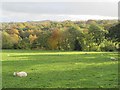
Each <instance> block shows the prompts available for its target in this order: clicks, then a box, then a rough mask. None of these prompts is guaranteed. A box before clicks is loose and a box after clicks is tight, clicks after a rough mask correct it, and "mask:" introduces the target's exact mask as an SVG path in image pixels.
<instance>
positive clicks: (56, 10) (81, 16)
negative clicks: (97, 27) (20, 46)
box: [0, 0, 118, 22]
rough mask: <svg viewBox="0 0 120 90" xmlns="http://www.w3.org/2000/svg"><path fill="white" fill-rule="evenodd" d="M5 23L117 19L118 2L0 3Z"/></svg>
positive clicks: (2, 18)
mask: <svg viewBox="0 0 120 90" xmlns="http://www.w3.org/2000/svg"><path fill="white" fill-rule="evenodd" d="M1 9H2V10H1V11H2V15H1V17H0V19H1V20H2V21H3V22H5V21H8V22H10V21H14V22H16V21H40V20H53V21H61V20H62V21H63V20H88V19H117V17H118V2H113V1H112V0H110V2H108V1H106V2H2V8H1Z"/></svg>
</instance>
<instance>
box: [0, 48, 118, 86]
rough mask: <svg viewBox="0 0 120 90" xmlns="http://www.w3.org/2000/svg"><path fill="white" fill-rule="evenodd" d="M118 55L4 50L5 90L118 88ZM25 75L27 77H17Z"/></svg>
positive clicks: (3, 72)
mask: <svg viewBox="0 0 120 90" xmlns="http://www.w3.org/2000/svg"><path fill="white" fill-rule="evenodd" d="M110 57H115V58H118V53H117V52H79V51H64V52H63V51H62V52H61V51H40V50H3V51H2V86H3V88H117V87H118V61H114V60H111V59H110ZM15 71H25V72H27V73H28V76H27V77H23V78H20V77H14V76H13V72H15Z"/></svg>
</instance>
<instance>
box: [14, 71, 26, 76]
mask: <svg viewBox="0 0 120 90" xmlns="http://www.w3.org/2000/svg"><path fill="white" fill-rule="evenodd" d="M13 75H14V76H18V77H26V76H27V73H26V72H23V71H22V72H14V73H13Z"/></svg>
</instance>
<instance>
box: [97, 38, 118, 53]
mask: <svg viewBox="0 0 120 90" xmlns="http://www.w3.org/2000/svg"><path fill="white" fill-rule="evenodd" d="M99 46H100V49H101V51H116V50H117V48H116V45H115V43H114V42H112V41H107V40H104V41H103V42H102V43H101V44H100V45H99Z"/></svg>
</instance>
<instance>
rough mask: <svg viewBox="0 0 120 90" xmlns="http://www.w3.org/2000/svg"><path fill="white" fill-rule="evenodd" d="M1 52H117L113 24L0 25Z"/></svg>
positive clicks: (119, 38)
mask: <svg viewBox="0 0 120 90" xmlns="http://www.w3.org/2000/svg"><path fill="white" fill-rule="evenodd" d="M0 33H2V49H38V50H62V51H64V50H71V51H72V50H76V51H118V50H119V45H120V35H119V34H120V23H119V22H118V21H117V20H88V21H69V20H66V21H61V22H57V21H49V20H46V21H28V22H9V23H5V22H3V23H2V27H1V28H0Z"/></svg>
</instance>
